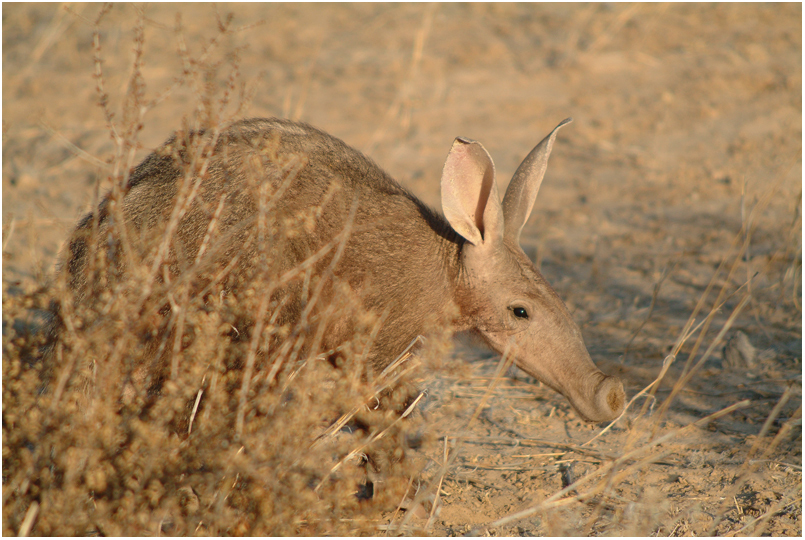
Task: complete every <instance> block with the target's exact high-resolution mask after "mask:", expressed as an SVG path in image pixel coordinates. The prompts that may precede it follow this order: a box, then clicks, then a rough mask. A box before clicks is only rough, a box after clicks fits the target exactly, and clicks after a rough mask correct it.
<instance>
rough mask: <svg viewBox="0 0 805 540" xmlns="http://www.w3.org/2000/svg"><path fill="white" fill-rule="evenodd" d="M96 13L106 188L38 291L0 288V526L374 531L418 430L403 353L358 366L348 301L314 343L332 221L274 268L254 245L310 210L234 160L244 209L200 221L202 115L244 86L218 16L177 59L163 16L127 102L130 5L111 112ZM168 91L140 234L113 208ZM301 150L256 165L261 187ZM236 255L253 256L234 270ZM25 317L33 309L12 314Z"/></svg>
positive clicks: (409, 468)
mask: <svg viewBox="0 0 805 540" xmlns="http://www.w3.org/2000/svg"><path fill="white" fill-rule="evenodd" d="M108 9H109V8H108V7H104V8H103V9H101V11H100V14H99V15H98V17H97V19H96V20H95V21H93V24H94V25H95V28H96V31H95V34H94V37H95V39H94V54H95V66H96V72H95V77H96V82H97V90H98V92H97V95H98V100H99V103H100V106H101V107H102V109H103V111H104V116H105V118H106V121H107V124H108V128H109V131H110V135H111V137H112V140H113V141H114V143H115V150H114V155H113V156H112V158H111V165H110V167H109V168H108V170H109V174H108V176H107V177H106V178H101V179H100V180H99V183H98V189H97V190H96V193H97V194H100V193H102V192H103V191H104V190H106V189H108V190H109V192H108V193H109V194H108V196H107V197H106V198H105V199H104V200H103V202H102V203H101V210H100V211H94V212H93V213H92V214H91V215H90V216H88V218H87V220H86V221H85V222H84V223H83V225H84V227H83V228H82V229H81V230H80V231H79V232H78V233H76V234H75V235H74V236H73V237H72V238H71V240H70V244H69V245H68V247H67V248H66V254H65V256H64V260H65V261H66V262H65V263H63V264H64V265H65V268H64V269H63V270H62V271H61V272H60V273H59V274H58V275H57V276H56V278H55V279H54V280H53V281H52V282H51V283H50V284H49V285H48V286H43V287H42V288H41V289H40V290H37V291H35V292H33V293H31V294H28V295H16V296H12V295H8V294H5V293H4V306H3V308H4V309H3V317H4V321H3V323H4V339H3V383H4V384H3V486H4V488H3V518H4V519H3V532H4V533H5V534H17V533H23V534H36V535H84V534H100V535H113V536H120V535H148V534H156V535H159V534H172V535H185V534H214V535H220V534H238V535H240V534H254V535H281V534H282V535H296V534H303V535H322V534H327V535H342V534H350V535H353V534H360V533H372V532H375V531H376V530H377V529H376V528H375V524H376V523H375V521H376V519H377V516H378V513H379V512H381V511H384V510H386V511H389V510H393V509H394V508H396V507H397V506H398V505H399V504H400V501H402V500H403V497H404V495H405V493H406V491H407V489H408V486H409V484H410V478H411V477H412V476H414V475H415V474H416V473H417V471H418V467H419V464H418V463H417V462H416V460H413V459H411V457H410V456H409V455H407V452H408V449H409V447H411V446H417V445H419V444H420V443H421V436H420V435H419V434H418V431H417V427H416V424H417V422H416V420H415V419H413V418H412V417H411V416H409V415H405V416H406V418H402V417H401V413H403V411H406V410H407V409H408V410H407V412H410V409H411V407H410V405H411V398H412V397H413V395H414V394H412V393H411V392H410V391H409V389H410V385H407V384H406V381H408V380H410V379H411V374H412V373H413V371H415V368H416V364H417V363H419V362H420V361H421V359H422V358H425V357H423V356H421V357H420V359H416V360H415V359H412V358H411V356H410V355H406V356H404V357H402V358H401V359H400V362H399V363H397V364H396V369H391V370H386V371H385V372H382V373H380V372H377V371H376V370H375V366H372V365H370V364H369V363H367V362H366V361H365V356H366V355H365V352H366V351H367V350H368V347H369V345H370V344H371V340H372V337H373V331H375V330H376V327H377V324H378V319H377V317H376V316H374V315H372V314H370V313H366V314H365V316H364V317H362V318H359V323H358V325H357V328H356V332H355V334H354V337H353V338H352V339H350V340H349V341H347V342H345V343H343V344H342V345H341V347H340V348H339V350H338V351H336V352H335V354H323V352H324V351H322V350H321V347H320V345H321V341H322V337H323V332H324V331H325V329H326V328H327V327H328V325H329V324H332V323H333V321H337V320H339V319H342V318H344V317H346V316H347V315H348V314H353V313H355V312H356V310H359V309H360V308H359V306H358V305H357V304H356V300H355V298H353V296H352V295H351V294H350V293H349V291H348V288H347V287H345V286H343V285H341V284H339V283H338V282H334V284H333V285H326V283H328V281H327V279H325V278H327V277H332V276H331V275H330V276H327V275H325V276H324V278H322V277H317V276H315V275H314V274H313V273H312V266H313V263H316V262H319V261H320V260H324V261H327V260H329V261H331V262H332V263H333V264H334V263H335V262H337V260H338V256H339V253H340V249H339V248H341V247H342V246H343V244H344V242H345V241H346V239H347V238H348V237H349V230H348V227H349V224H348V225H347V229H346V230H344V231H343V232H342V234H341V235H339V237H338V241H334V242H332V243H331V244H330V245H328V246H327V248H326V249H324V250H322V252H320V253H317V254H314V256H313V257H312V258H311V259H308V260H306V261H305V262H304V263H302V264H301V265H299V266H296V267H291V268H289V267H287V264H286V263H285V261H283V260H279V259H278V258H277V257H276V256H275V253H277V252H278V246H281V245H282V243H283V242H288V241H289V239H291V238H293V237H294V236H295V235H296V234H297V233H298V232H299V231H300V230H301V229H302V228H305V227H315V220H316V217H317V212H318V211H320V209H318V208H310V209H309V211H308V212H307V213H305V214H304V215H298V216H292V217H291V219H285V218H286V217H287V216H284V217H283V219H280V216H279V215H278V212H279V211H280V209H278V208H276V206H275V205H273V204H272V200H273V196H274V193H271V192H270V191H269V190H268V186H267V182H261V181H260V180H261V178H259V177H258V176H257V175H256V174H253V175H251V177H249V178H247V181H246V185H247V186H248V189H249V190H251V193H249V196H251V197H252V199H253V200H254V201H257V202H258V203H257V204H258V208H257V209H256V212H255V218H254V219H256V221H257V223H238V224H234V225H233V224H224V223H222V222H221V221H220V220H219V218H220V210H221V207H222V203H223V199H224V196H225V195H226V194H221V195H220V197H219V198H218V199H216V200H217V201H219V203H220V204H216V203H215V201H213V202H210V200H209V199H207V200H204V199H202V197H201V194H200V192H199V179H200V178H201V177H203V175H204V173H205V171H206V169H207V167H208V166H209V158H210V152H211V150H212V148H213V147H214V145H215V142H216V140H217V134H218V126H219V125H221V124H222V123H225V122H226V121H227V120H228V119H230V118H232V117H235V116H237V115H238V114H239V113H240V111H241V109H242V107H243V105H244V104H245V102H246V98H245V97H244V96H245V93H244V91H243V87H242V86H240V85H241V81H239V79H238V70H237V51H234V52H233V51H229V52H226V53H224V54H223V55H222V53H221V52H220V51H218V50H217V48H218V47H219V45H220V43H221V42H222V41H225V37H226V35H227V33H228V32H231V31H232V29H231V25H230V20H229V19H226V18H223V19H222V20H220V21H219V33H218V34H217V35H216V36H214V37H213V38H212V39H211V40H210V41H209V43H208V46H207V47H206V48H205V49H204V50H203V51H202V52H201V53H200V54H199V55H197V56H193V55H192V54H191V53H190V52H189V51H188V50H187V47H186V45H185V43H184V40H183V37H182V29H181V21H180V20H177V22H176V25H175V34H176V38H177V43H178V50H179V55H180V57H181V60H182V62H183V65H184V67H185V71H184V72H183V73H182V74H181V76H180V77H179V78H177V82H176V83H175V85H174V87H171V88H168V89H167V90H165V91H163V92H161V93H160V94H158V95H157V96H156V97H151V98H149V97H148V94H147V91H146V85H145V81H144V78H143V75H142V70H141V67H142V58H143V50H144V48H145V47H146V42H145V37H144V36H145V34H144V24H145V19H144V15H142V14H141V16H140V18H139V20H138V21H137V23H136V24H135V25H134V61H133V63H132V70H131V77H130V79H129V84H128V87H127V91H126V93H125V96H124V98H123V99H122V104H121V106H120V110H119V111H116V110H115V108H114V107H113V106H112V104H111V101H112V100H111V98H110V96H109V95H108V93H107V90H106V85H105V79H104V71H103V45H102V43H101V39H100V36H101V33H100V30H99V27H100V25H101V23H102V21H103V17H104V16H105V14H106V12H107V10H108ZM221 56H223V57H224V58H226V60H225V61H223V62H222V61H221V60H220V59H219V58H220V57H221ZM222 71H223V72H225V73H226V72H228V75H224V76H223V77H222V76H220V75H219V74H220V73H221V72H222ZM182 86H184V87H189V88H190V89H192V91H193V92H194V94H195V96H196V103H195V107H196V109H195V112H193V113H192V114H189V116H188V120H187V122H186V125H185V127H184V129H183V130H182V131H180V133H179V135H177V137H176V139H175V141H174V144H173V145H171V146H170V148H169V149H167V150H165V152H166V153H169V154H170V155H164V154H163V156H162V157H164V158H166V159H178V160H179V161H180V162H181V163H182V164H183V176H182V178H181V179H180V180H179V182H178V188H177V189H176V191H175V193H171V196H172V197H173V201H174V205H173V207H172V210H171V212H170V214H169V215H167V216H164V218H165V219H164V221H162V222H161V223H160V224H159V225H158V226H157V227H155V228H154V229H152V230H154V231H156V232H153V233H149V234H147V235H145V234H140V233H138V232H137V231H138V229H137V228H136V227H134V226H133V224H132V222H131V221H129V219H128V218H127V217H126V215H125V214H124V212H123V210H122V206H123V200H124V198H125V196H126V194H127V192H128V191H129V190H130V189H131V188H132V186H133V182H132V174H133V173H132V170H133V167H134V165H135V161H134V156H135V153H136V151H137V150H138V149H139V142H138V135H139V133H140V131H141V129H142V126H143V124H144V123H145V122H147V121H149V117H148V112H149V111H150V110H151V108H152V107H153V106H154V105H155V104H156V103H157V102H159V101H160V100H162V99H166V98H167V97H168V96H169V95H170V93H171V92H172V91H173V90H175V88H176V87H182ZM238 96H239V97H238ZM234 101H238V103H234V104H233V102H234ZM269 154H270V153H269ZM263 158H264V159H269V160H270V159H277V158H276V156H274V157H273V158H272V156H270V155H269V156H267V157H266V156H263ZM155 159H158V158H155ZM305 161H306V156H303V155H300V156H295V157H294V158H292V159H291V162H283V163H277V164H276V165H277V167H276V168H277V169H280V170H282V171H283V172H282V174H284V175H285V176H284V177H283V178H282V179H280V180H281V181H280V182H279V184H280V185H285V184H286V183H287V182H290V180H292V178H293V176H294V175H295V174H296V173H297V172H298V170H299V168H300V167H303V166H304V163H305ZM255 170H256V169H255ZM286 181H287V182H286ZM280 189H281V188H280ZM191 207H195V208H196V209H198V208H199V207H200V208H201V211H196V214H195V216H196V218H198V220H199V221H198V223H196V225H198V227H201V228H202V229H203V230H204V237H203V241H202V243H201V245H200V247H199V248H198V250H196V251H195V252H192V253H191V252H188V251H186V250H185V249H184V248H183V246H184V244H183V243H182V240H183V239H182V238H180V237H179V236H178V233H177V228H178V224H179V223H180V221H182V220H183V219H187V218H188V215H189V214H188V211H189V210H190V208H191ZM198 216H201V217H200V218H199V217H198ZM244 231H245V232H244ZM242 253H254V254H257V260H254V261H250V264H248V265H247V264H245V263H244V261H243V260H242ZM76 254H80V257H76ZM79 259H80V264H79V263H78V262H76V261H78V260H79ZM71 265H75V267H72V266H71ZM244 266H245V267H247V269H246V270H244V269H243V267H244ZM236 269H237V271H236ZM325 286H326V287H330V289H331V290H328V294H324V292H323V289H324V288H325ZM287 287H292V288H294V290H295V291H297V292H298V293H299V294H300V296H301V298H303V300H304V308H303V311H302V313H301V317H299V318H298V319H292V318H291V317H290V316H289V315H288V313H287V310H288V309H289V308H288V306H286V305H285V299H284V296H283V294H282V291H283V288H287ZM313 306H316V308H317V310H316V313H317V315H315V316H314V315H312V314H311V313H313V311H312V308H313ZM31 316H37V317H39V319H38V320H37V322H32V323H30V324H26V323H25V322H24V321H26V320H28V319H30V317H31ZM43 317H44V318H47V319H48V320H47V321H43V320H42V318H43ZM293 321H295V322H293ZM339 420H340V423H338V424H337V425H336V426H334V427H331V426H333V425H334V424H336V422H338V421H339Z"/></svg>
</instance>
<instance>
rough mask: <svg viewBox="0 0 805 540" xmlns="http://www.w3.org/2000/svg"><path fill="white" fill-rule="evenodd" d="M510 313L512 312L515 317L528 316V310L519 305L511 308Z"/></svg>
mask: <svg viewBox="0 0 805 540" xmlns="http://www.w3.org/2000/svg"><path fill="white" fill-rule="evenodd" d="M512 313H514V316H515V317H517V318H518V319H527V318H528V312H527V311H526V310H525V308H521V307H516V308H512Z"/></svg>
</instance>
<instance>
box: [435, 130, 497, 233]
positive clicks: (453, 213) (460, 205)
mask: <svg viewBox="0 0 805 540" xmlns="http://www.w3.org/2000/svg"><path fill="white" fill-rule="evenodd" d="M442 210H443V211H444V215H445V217H446V218H447V221H448V222H449V223H450V225H451V226H452V227H453V229H454V230H455V231H456V232H457V233H458V234H460V235H461V236H463V237H464V238H465V239H466V240H467V241H468V242H470V243H472V244H474V245H476V246H479V245H481V244H483V243H486V242H489V241H490V240H493V239H500V238H502V237H503V209H502V208H501V205H500V194H499V193H498V186H497V184H496V183H495V165H494V163H492V158H491V157H489V153H488V152H487V151H486V149H485V148H484V147H483V146H482V145H481V143H479V142H476V141H472V140H470V139H465V138H463V137H458V138H456V140H455V141H454V142H453V146H452V148H450V153H449V154H448V155H447V160H446V161H445V163H444V170H443V171H442Z"/></svg>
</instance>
